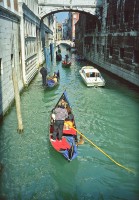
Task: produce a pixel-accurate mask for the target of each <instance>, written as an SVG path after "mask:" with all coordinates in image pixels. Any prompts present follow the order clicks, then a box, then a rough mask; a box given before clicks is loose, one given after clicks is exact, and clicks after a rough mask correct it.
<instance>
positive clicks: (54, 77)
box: [52, 72, 58, 83]
mask: <svg viewBox="0 0 139 200" xmlns="http://www.w3.org/2000/svg"><path fill="white" fill-rule="evenodd" d="M52 79H53V81H54V82H55V83H57V81H58V80H57V79H58V77H57V74H56V72H54V75H53V78H52Z"/></svg>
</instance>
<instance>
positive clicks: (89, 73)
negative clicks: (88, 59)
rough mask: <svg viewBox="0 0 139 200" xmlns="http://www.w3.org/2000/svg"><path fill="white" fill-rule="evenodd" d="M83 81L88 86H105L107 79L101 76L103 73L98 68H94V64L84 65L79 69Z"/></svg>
mask: <svg viewBox="0 0 139 200" xmlns="http://www.w3.org/2000/svg"><path fill="white" fill-rule="evenodd" d="M79 73H80V75H81V77H82V79H83V81H84V82H85V84H86V85H87V86H88V87H91V86H95V87H103V86H105V80H104V78H103V77H102V76H101V73H100V72H99V71H98V69H96V68H94V67H93V66H84V67H82V68H81V70H80V71H79Z"/></svg>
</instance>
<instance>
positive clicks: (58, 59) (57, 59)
mask: <svg viewBox="0 0 139 200" xmlns="http://www.w3.org/2000/svg"><path fill="white" fill-rule="evenodd" d="M61 60H62V55H61V54H60V53H59V54H57V55H56V61H61Z"/></svg>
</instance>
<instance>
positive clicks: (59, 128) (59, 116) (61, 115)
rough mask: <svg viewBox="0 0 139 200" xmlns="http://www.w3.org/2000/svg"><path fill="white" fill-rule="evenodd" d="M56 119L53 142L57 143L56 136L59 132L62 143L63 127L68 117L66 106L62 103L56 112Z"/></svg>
mask: <svg viewBox="0 0 139 200" xmlns="http://www.w3.org/2000/svg"><path fill="white" fill-rule="evenodd" d="M53 113H54V114H55V119H54V132H53V138H52V139H51V141H56V136H57V132H58V140H59V141H61V139H62V134H63V126H64V121H65V119H66V118H67V117H68V112H67V109H65V105H64V104H63V103H61V104H60V105H59V106H58V107H57V108H56V109H55V110H54V111H53Z"/></svg>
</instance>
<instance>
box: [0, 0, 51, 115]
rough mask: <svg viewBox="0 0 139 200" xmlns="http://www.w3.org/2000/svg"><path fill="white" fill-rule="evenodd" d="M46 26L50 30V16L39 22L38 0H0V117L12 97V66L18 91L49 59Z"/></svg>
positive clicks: (48, 36) (49, 38)
mask: <svg viewBox="0 0 139 200" xmlns="http://www.w3.org/2000/svg"><path fill="white" fill-rule="evenodd" d="M48 27H50V28H52V29H53V15H51V16H49V17H46V18H44V20H43V21H41V19H40V18H39V9H38V1H37V0H34V1H33V2H32V1H31V0H24V1H22V0H0V47H1V51H0V116H3V115H4V114H5V112H6V111H7V110H8V108H9V106H10V105H11V103H12V102H13V100H14V88H13V77H12V71H13V68H14V71H16V76H17V82H18V87H19V91H21V90H22V89H23V88H24V86H27V85H29V83H30V82H31V80H32V79H33V78H34V76H35V75H36V73H37V72H38V68H39V66H40V65H41V64H42V63H44V62H45V60H47V62H48V61H49V60H51V59H52V58H50V56H52V55H53V53H52V50H53V43H54V38H53V37H51V35H53V30H51V29H50V28H48ZM5 91H6V92H5Z"/></svg>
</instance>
